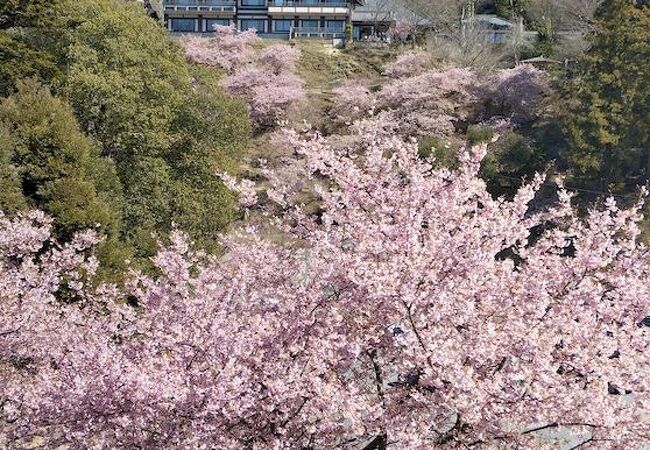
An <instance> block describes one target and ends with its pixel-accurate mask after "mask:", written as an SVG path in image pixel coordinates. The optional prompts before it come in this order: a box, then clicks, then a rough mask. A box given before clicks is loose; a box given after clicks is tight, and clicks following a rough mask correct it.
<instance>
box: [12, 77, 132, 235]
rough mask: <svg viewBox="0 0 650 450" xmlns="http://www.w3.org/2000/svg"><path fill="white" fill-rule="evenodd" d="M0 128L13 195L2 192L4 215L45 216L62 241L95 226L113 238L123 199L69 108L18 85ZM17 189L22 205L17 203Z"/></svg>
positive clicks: (30, 84) (111, 171)
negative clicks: (27, 210) (26, 210)
mask: <svg viewBox="0 0 650 450" xmlns="http://www.w3.org/2000/svg"><path fill="white" fill-rule="evenodd" d="M0 127H1V129H2V130H3V131H2V134H3V138H4V139H2V142H0V154H2V155H3V158H2V172H3V173H6V174H11V175H9V176H8V177H7V178H8V179H9V180H12V181H11V186H12V189H9V190H7V191H4V190H3V191H2V192H0V198H1V200H0V204H2V205H3V209H4V207H6V208H7V209H9V210H11V209H18V208H17V207H21V206H27V205H29V206H30V207H34V208H39V209H42V210H44V211H46V212H48V213H49V214H51V215H52V216H53V217H54V218H55V219H56V223H55V229H56V231H57V235H58V237H59V238H62V239H68V238H70V237H71V235H72V234H73V233H74V232H76V231H79V230H82V229H86V228H88V227H93V226H95V224H99V225H100V226H101V229H102V230H103V231H104V232H105V233H106V234H107V235H109V236H115V235H116V234H117V232H118V230H119V228H120V210H121V208H122V195H121V190H120V184H119V180H118V178H117V174H116V172H115V167H114V165H113V162H112V161H110V160H109V159H106V158H103V157H101V156H100V153H99V148H98V147H97V145H96V144H95V143H93V142H92V141H91V140H90V139H88V138H87V137H86V136H85V135H84V134H83V133H82V132H81V131H80V130H79V125H78V123H77V121H76V119H75V117H74V113H73V111H72V109H71V108H70V106H69V105H67V104H66V103H65V102H64V101H62V100H60V99H58V98H56V97H53V96H52V95H51V94H50V92H49V91H48V90H47V88H44V87H43V86H41V85H40V84H38V83H37V82H36V81H34V80H25V81H21V82H19V83H18V85H17V92H16V93H15V94H14V95H12V96H11V97H9V98H6V99H5V100H3V101H2V103H0ZM18 186H19V187H20V190H21V193H22V198H23V199H24V200H21V199H20V198H16V189H17V187H18ZM12 199H15V200H12Z"/></svg>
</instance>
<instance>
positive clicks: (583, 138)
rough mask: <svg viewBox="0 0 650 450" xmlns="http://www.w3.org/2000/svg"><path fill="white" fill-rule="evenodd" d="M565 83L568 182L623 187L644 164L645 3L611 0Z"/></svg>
mask: <svg viewBox="0 0 650 450" xmlns="http://www.w3.org/2000/svg"><path fill="white" fill-rule="evenodd" d="M596 27H597V29H596V32H595V33H594V34H593V35H592V36H591V38H590V40H591V49H590V50H589V51H588V52H587V54H586V55H585V57H584V58H583V61H582V66H581V70H580V73H579V75H578V76H577V77H576V78H575V79H574V80H573V81H572V82H571V83H570V84H569V87H568V92H569V94H570V95H569V98H570V103H569V106H570V107H569V108H568V114H567V115H566V117H565V118H564V125H565V129H566V132H567V135H568V137H569V140H570V146H569V148H568V150H567V151H566V154H565V157H566V159H567V160H568V162H569V163H570V166H571V168H572V170H573V176H574V179H575V180H574V181H576V182H578V183H579V184H581V185H584V186H588V187H591V188H596V189H599V190H606V189H613V190H614V191H617V192H629V191H630V190H631V189H634V188H635V186H636V185H638V184H643V183H645V182H646V181H647V180H648V176H649V175H650V173H649V170H648V169H649V168H650V6H648V5H647V4H641V3H637V2H634V1H632V0H612V1H611V2H607V3H606V4H605V5H604V6H603V7H602V8H601V10H600V11H599V13H598V17H597V21H596Z"/></svg>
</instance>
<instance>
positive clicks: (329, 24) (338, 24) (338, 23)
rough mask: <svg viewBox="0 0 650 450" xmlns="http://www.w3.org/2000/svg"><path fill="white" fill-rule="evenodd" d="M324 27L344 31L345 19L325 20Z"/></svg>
mask: <svg viewBox="0 0 650 450" xmlns="http://www.w3.org/2000/svg"><path fill="white" fill-rule="evenodd" d="M325 28H327V29H328V30H332V31H340V32H343V31H345V20H326V21H325Z"/></svg>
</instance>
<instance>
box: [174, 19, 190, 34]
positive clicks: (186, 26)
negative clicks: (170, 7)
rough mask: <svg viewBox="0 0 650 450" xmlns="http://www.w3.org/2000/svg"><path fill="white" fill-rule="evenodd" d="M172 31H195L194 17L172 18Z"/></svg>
mask: <svg viewBox="0 0 650 450" xmlns="http://www.w3.org/2000/svg"><path fill="white" fill-rule="evenodd" d="M170 21H171V31H176V32H182V33H191V32H193V31H194V19H170Z"/></svg>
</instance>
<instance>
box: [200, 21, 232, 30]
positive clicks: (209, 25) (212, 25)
mask: <svg viewBox="0 0 650 450" xmlns="http://www.w3.org/2000/svg"><path fill="white" fill-rule="evenodd" d="M217 25H222V26H224V27H227V26H230V19H205V31H207V32H213V31H214V30H215V28H216V27H217Z"/></svg>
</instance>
